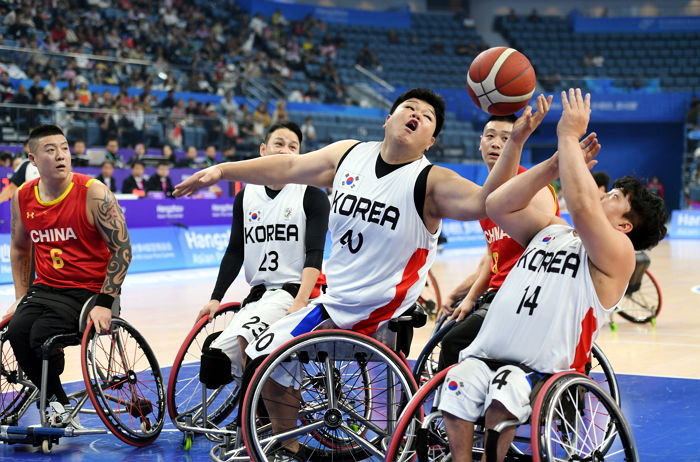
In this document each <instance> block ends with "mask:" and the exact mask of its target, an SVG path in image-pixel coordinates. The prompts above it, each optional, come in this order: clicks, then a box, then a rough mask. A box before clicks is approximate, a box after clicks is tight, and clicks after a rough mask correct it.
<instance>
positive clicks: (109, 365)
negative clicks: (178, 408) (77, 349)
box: [81, 318, 165, 446]
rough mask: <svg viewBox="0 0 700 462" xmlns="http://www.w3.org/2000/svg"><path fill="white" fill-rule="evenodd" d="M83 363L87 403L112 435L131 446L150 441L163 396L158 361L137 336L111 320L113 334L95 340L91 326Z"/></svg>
mask: <svg viewBox="0 0 700 462" xmlns="http://www.w3.org/2000/svg"><path fill="white" fill-rule="evenodd" d="M81 362H82V369H83V378H84V381H85V387H86V390H87V393H88V396H89V397H90V401H91V403H92V405H93V407H94V408H95V411H96V413H97V415H98V416H99V417H100V419H102V421H103V422H104V424H105V425H106V426H107V428H108V429H109V430H110V431H111V432H112V434H113V435H114V436H116V437H117V438H119V439H120V440H122V441H124V442H125V443H128V444H131V445H133V446H145V445H147V444H149V443H151V442H153V441H154V440H155V439H156V438H157V437H158V435H159V434H160V432H161V430H162V429H163V424H164V421H165V391H164V387H163V377H162V375H161V372H160V367H159V366H158V362H157V361H156V357H155V355H154V354H153V351H152V350H151V348H150V347H149V346H148V344H147V343H146V341H145V340H144V338H143V337H142V336H141V334H139V332H138V331H137V330H136V329H134V328H133V327H132V326H131V325H130V324H128V323H127V322H126V321H124V320H123V319H120V318H113V319H112V330H111V333H109V334H106V335H97V333H96V332H95V328H94V325H93V323H92V322H90V323H89V324H88V326H87V328H86V329H85V332H84V333H83V339H82V344H81Z"/></svg>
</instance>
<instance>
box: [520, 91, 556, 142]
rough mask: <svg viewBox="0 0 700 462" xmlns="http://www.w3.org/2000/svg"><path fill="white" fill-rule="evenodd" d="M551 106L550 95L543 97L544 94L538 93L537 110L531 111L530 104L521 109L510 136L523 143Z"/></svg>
mask: <svg viewBox="0 0 700 462" xmlns="http://www.w3.org/2000/svg"><path fill="white" fill-rule="evenodd" d="M551 106H552V96H548V97H546V98H545V97H544V95H539V96H538V97H537V111H535V112H532V106H527V107H526V108H525V110H524V111H523V115H521V116H520V117H519V118H518V120H516V121H515V123H514V124H513V130H512V131H511V133H510V138H511V139H512V140H513V141H514V142H516V143H524V142H525V141H526V140H527V139H528V138H529V137H530V135H532V132H534V131H535V129H536V128H537V127H539V125H540V123H542V120H543V119H544V116H546V115H547V112H549V108H550V107H551Z"/></svg>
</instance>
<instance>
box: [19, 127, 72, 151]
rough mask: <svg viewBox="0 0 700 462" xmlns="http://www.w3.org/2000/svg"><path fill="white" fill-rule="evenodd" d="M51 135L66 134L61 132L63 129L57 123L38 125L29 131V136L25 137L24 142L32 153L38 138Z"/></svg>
mask: <svg viewBox="0 0 700 462" xmlns="http://www.w3.org/2000/svg"><path fill="white" fill-rule="evenodd" d="M53 135H63V136H66V135H65V133H63V130H61V129H60V128H59V127H58V126H57V125H39V126H38V127H36V128H35V129H33V130H32V131H31V132H29V138H27V142H26V144H27V145H28V146H29V149H30V150H31V152H32V153H33V152H34V151H35V150H36V148H37V145H36V144H37V142H38V141H39V140H40V139H42V138H44V137H47V136H53Z"/></svg>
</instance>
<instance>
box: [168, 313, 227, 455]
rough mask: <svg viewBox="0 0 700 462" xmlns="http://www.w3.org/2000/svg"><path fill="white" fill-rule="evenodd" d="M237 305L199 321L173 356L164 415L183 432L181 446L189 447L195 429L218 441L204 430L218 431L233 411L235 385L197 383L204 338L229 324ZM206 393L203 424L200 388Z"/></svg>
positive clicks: (217, 438)
mask: <svg viewBox="0 0 700 462" xmlns="http://www.w3.org/2000/svg"><path fill="white" fill-rule="evenodd" d="M239 308H240V304H238V303H228V304H225V305H221V306H220V307H219V309H218V310H217V312H216V313H215V314H214V317H213V319H212V320H211V322H207V321H208V320H207V319H206V318H201V319H200V320H199V321H197V323H196V324H195V326H194V327H193V328H192V330H191V331H190V332H189V334H188V335H187V337H186V338H185V341H184V342H183V343H182V346H181V347H180V349H179V350H178V352H177V355H176V356H175V361H174V362H173V367H172V369H171V371H170V378H169V379H168V391H167V401H168V414H169V415H170V419H171V420H172V422H173V424H174V425H175V426H176V427H177V428H178V429H180V430H183V431H185V437H184V439H183V447H185V449H189V447H191V446H192V438H193V437H194V433H193V432H194V431H196V430H195V429H201V430H202V432H203V433H204V434H205V435H206V436H207V437H208V438H210V439H213V440H215V441H219V440H220V438H219V437H217V436H215V435H209V434H208V433H207V432H206V429H208V428H209V429H211V428H219V426H220V424H221V423H222V422H224V420H225V419H226V418H227V417H228V416H229V415H230V414H231V413H232V412H233V410H234V409H235V408H236V402H235V399H236V395H237V394H238V387H239V385H238V383H237V382H235V381H234V382H231V383H229V384H226V385H222V386H220V387H218V388H217V389H215V390H210V389H207V388H206V387H205V386H204V384H202V382H200V381H199V372H200V360H201V354H202V345H203V344H204V342H205V340H206V339H207V337H209V336H210V335H211V334H213V333H215V332H221V331H223V330H224V328H225V327H226V326H227V325H228V324H229V323H230V322H231V320H232V319H233V317H234V315H235V314H236V313H237V312H238V310H239ZM203 387H204V389H205V391H206V396H207V398H206V414H207V418H206V422H205V421H204V418H203V412H204V409H203V407H202V404H203V399H202V391H203V390H202V388H203Z"/></svg>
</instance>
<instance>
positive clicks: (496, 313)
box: [460, 225, 612, 373]
mask: <svg viewBox="0 0 700 462" xmlns="http://www.w3.org/2000/svg"><path fill="white" fill-rule="evenodd" d="M611 309H612V308H611ZM608 311H610V310H606V309H605V308H604V307H603V305H602V304H601V303H600V300H598V296H597V294H596V290H595V287H594V286H593V280H592V279H591V273H590V268H589V265H588V256H587V253H586V249H584V247H583V243H582V242H581V238H579V237H577V236H575V235H574V229H573V228H571V227H570V226H567V225H550V226H547V227H546V228H543V229H542V230H540V232H539V233H537V234H536V235H535V236H534V237H533V238H532V240H531V241H530V243H529V244H528V246H527V248H526V249H525V251H524V252H523V254H522V256H521V257H520V258H519V259H518V261H517V263H516V264H515V266H513V269H512V270H511V271H510V273H509V274H508V277H507V278H506V280H505V282H504V283H503V285H502V286H501V289H500V290H499V291H498V294H497V295H496V297H495V298H494V299H493V302H491V306H490V308H489V312H488V314H487V315H486V319H485V321H484V324H483V326H482V327H481V330H480V331H479V335H477V337H476V339H475V340H474V342H473V343H472V344H471V345H470V346H468V347H467V348H465V349H464V350H463V351H462V352H461V353H460V360H462V359H464V358H466V357H469V356H476V357H479V358H491V359H498V360H506V361H513V362H516V363H520V364H524V365H525V366H527V367H529V368H531V369H533V370H535V371H538V372H542V373H555V372H560V371H566V370H572V369H574V370H579V371H582V370H583V368H584V365H585V364H586V362H587V360H588V357H589V355H590V351H591V346H592V344H593V341H594V340H595V338H596V337H597V335H598V329H599V327H600V325H601V324H602V321H603V320H604V319H605V313H606V312H608Z"/></svg>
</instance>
